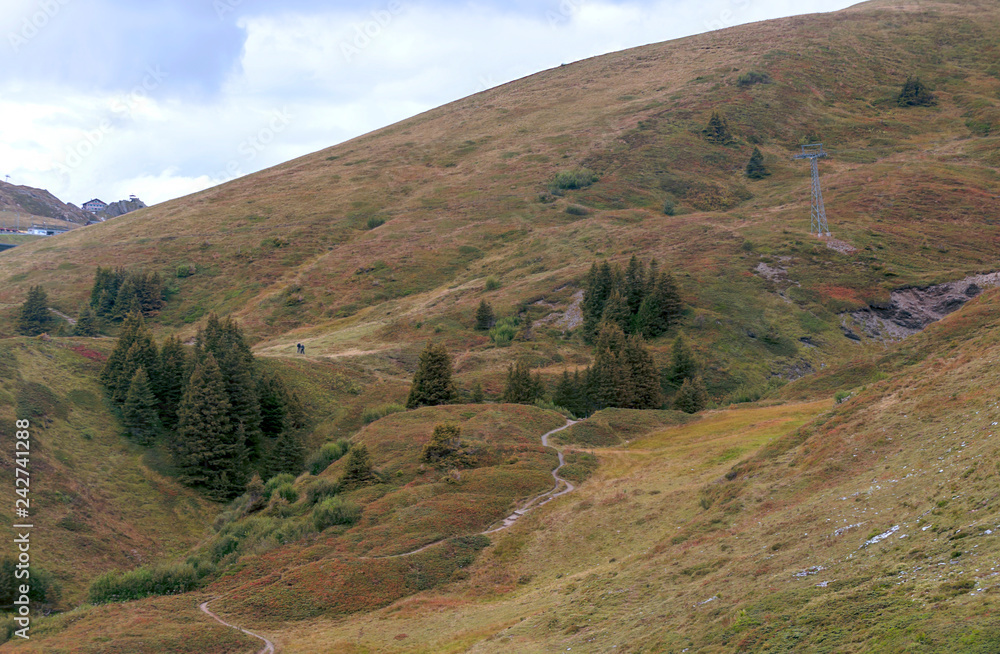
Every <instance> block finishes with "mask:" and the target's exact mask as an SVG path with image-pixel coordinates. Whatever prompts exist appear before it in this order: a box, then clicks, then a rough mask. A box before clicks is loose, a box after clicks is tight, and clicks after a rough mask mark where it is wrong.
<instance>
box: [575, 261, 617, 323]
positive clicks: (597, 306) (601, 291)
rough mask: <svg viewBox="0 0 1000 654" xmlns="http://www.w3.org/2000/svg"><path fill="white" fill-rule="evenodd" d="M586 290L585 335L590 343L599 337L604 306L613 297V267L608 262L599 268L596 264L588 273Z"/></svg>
mask: <svg viewBox="0 0 1000 654" xmlns="http://www.w3.org/2000/svg"><path fill="white" fill-rule="evenodd" d="M584 283H585V286H586V288H585V289H584V291H583V304H582V306H581V309H582V311H583V333H584V338H586V339H587V340H588V341H590V340H592V339H593V338H594V337H595V336H596V335H597V330H598V327H599V325H600V323H601V317H602V316H603V315H604V305H605V304H606V303H607V301H608V297H610V296H611V291H612V288H613V286H614V277H613V275H612V272H611V265H610V264H608V262H607V261H603V262H601V264H600V265H599V266H598V265H597V264H596V263H594V264H593V265H592V266H591V267H590V272H589V273H587V279H586V281H585V282H584Z"/></svg>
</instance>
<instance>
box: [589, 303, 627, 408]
mask: <svg viewBox="0 0 1000 654" xmlns="http://www.w3.org/2000/svg"><path fill="white" fill-rule="evenodd" d="M624 349H625V334H624V333H623V332H622V329H621V328H620V327H619V326H618V325H616V324H614V323H607V322H606V323H604V324H603V325H602V327H601V331H600V333H599V334H598V335H597V342H596V343H595V344H594V362H593V364H592V365H591V367H590V370H589V373H588V375H587V397H588V398H589V399H590V402H591V403H592V405H593V406H594V407H595V408H596V409H604V408H606V407H612V406H620V404H619V401H620V399H621V398H622V397H624V396H627V395H629V394H630V393H631V389H630V388H628V387H627V385H628V383H629V380H628V379H627V377H626V374H625V370H624V369H623V367H622V361H621V357H620V354H621V352H622V351H623V350H624Z"/></svg>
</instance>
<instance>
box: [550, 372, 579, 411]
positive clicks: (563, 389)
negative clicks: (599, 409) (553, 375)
mask: <svg viewBox="0 0 1000 654" xmlns="http://www.w3.org/2000/svg"><path fill="white" fill-rule="evenodd" d="M573 396H574V389H573V380H572V378H571V377H570V376H569V371H568V370H563V374H562V377H560V378H559V383H557V384H556V390H555V391H554V392H553V393H552V403H553V404H555V405H556V406H561V407H562V408H564V409H568V410H569V411H570V412H573V404H574V399H575V398H574V397H573ZM573 414H574V415H576V413H575V412H573Z"/></svg>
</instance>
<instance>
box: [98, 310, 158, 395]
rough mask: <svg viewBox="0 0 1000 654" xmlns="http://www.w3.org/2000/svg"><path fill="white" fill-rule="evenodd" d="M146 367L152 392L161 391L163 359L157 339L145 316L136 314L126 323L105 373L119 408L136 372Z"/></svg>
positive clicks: (103, 380)
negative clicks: (145, 320)
mask: <svg viewBox="0 0 1000 654" xmlns="http://www.w3.org/2000/svg"><path fill="white" fill-rule="evenodd" d="M140 366H141V367H142V368H144V369H145V370H146V375H147V376H148V377H149V383H150V388H151V389H159V388H160V356H159V352H158V351H157V349H156V343H155V342H154V341H153V335H152V333H150V331H149V329H148V328H147V327H146V324H145V322H144V321H143V319H142V314H140V313H133V314H131V315H129V316H128V318H126V319H125V324H124V325H123V327H122V331H121V334H120V335H119V337H118V342H117V343H116V344H115V349H114V350H112V351H111V355H110V356H109V357H108V360H107V361H106V362H105V364H104V369H103V370H102V371H101V383H102V384H104V387H105V388H106V389H107V391H108V394H109V395H110V396H111V399H113V400H114V401H115V402H117V403H118V404H121V403H122V402H124V401H125V394H126V393H128V388H129V385H130V384H131V383H132V377H133V376H134V375H135V371H136V370H138V369H139V367H140Z"/></svg>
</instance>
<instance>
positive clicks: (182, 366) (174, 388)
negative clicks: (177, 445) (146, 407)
mask: <svg viewBox="0 0 1000 654" xmlns="http://www.w3.org/2000/svg"><path fill="white" fill-rule="evenodd" d="M187 365H188V361H187V356H186V355H185V353H184V347H183V346H182V345H181V341H180V339H178V338H177V337H176V336H171V337H169V338H167V340H166V341H164V343H163V348H162V349H161V350H160V384H159V388H158V389H157V393H156V395H157V397H158V398H159V401H160V405H159V406H160V421H161V422H162V423H163V426H164V427H166V428H167V429H173V428H174V427H175V426H176V425H177V407H178V406H179V405H180V403H181V396H182V395H183V394H184V383H185V381H186V375H187Z"/></svg>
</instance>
